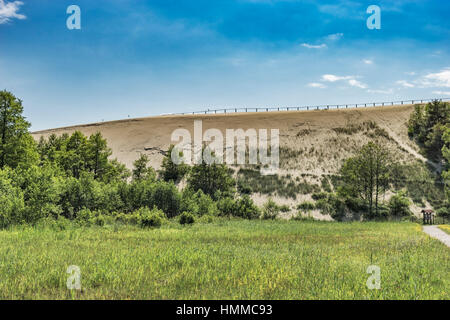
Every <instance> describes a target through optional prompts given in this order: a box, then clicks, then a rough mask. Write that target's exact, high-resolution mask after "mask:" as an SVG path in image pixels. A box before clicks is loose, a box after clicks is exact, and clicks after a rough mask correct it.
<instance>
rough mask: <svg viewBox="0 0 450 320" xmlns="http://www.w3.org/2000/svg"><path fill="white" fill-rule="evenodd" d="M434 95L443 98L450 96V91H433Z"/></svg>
mask: <svg viewBox="0 0 450 320" xmlns="http://www.w3.org/2000/svg"><path fill="white" fill-rule="evenodd" d="M433 94H438V95H441V96H450V91H433Z"/></svg>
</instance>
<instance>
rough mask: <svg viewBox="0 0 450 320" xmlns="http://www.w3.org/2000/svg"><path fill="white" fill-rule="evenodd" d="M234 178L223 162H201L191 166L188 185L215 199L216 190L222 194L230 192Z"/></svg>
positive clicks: (231, 191)
mask: <svg viewBox="0 0 450 320" xmlns="http://www.w3.org/2000/svg"><path fill="white" fill-rule="evenodd" d="M235 184H236V182H235V180H234V179H233V177H232V176H231V174H230V171H229V170H228V168H227V166H225V165H224V164H215V163H213V164H207V163H205V162H204V161H203V162H202V164H198V165H194V166H193V167H192V168H191V171H190V174H189V178H188V185H189V187H190V188H192V189H193V190H194V191H198V190H202V191H203V192H204V193H205V194H207V195H209V196H211V197H212V198H213V199H214V200H217V199H218V198H217V192H221V193H222V194H224V195H227V194H230V195H231V194H232V193H233V192H234V191H235V190H234V187H235Z"/></svg>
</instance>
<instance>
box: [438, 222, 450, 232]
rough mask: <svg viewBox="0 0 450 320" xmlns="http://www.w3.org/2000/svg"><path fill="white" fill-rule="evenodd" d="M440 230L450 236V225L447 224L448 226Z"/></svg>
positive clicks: (442, 226) (441, 227)
mask: <svg viewBox="0 0 450 320" xmlns="http://www.w3.org/2000/svg"><path fill="white" fill-rule="evenodd" d="M439 228H440V229H441V230H443V231H445V232H446V233H448V234H450V225H448V224H446V225H440V226H439Z"/></svg>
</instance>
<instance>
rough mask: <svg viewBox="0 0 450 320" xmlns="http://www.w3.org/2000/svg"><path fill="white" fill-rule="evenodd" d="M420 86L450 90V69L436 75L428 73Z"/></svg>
mask: <svg viewBox="0 0 450 320" xmlns="http://www.w3.org/2000/svg"><path fill="white" fill-rule="evenodd" d="M421 82H422V84H423V85H424V86H426V87H445V88H450V68H447V69H444V70H442V71H440V72H437V73H429V74H427V75H426V76H425V77H424V78H423V79H422V81H421Z"/></svg>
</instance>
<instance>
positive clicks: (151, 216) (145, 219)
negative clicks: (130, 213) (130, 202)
mask: <svg viewBox="0 0 450 320" xmlns="http://www.w3.org/2000/svg"><path fill="white" fill-rule="evenodd" d="M135 214H136V215H138V216H139V224H140V225H141V227H143V228H151V227H156V228H158V227H160V226H161V224H162V222H163V220H164V219H165V214H164V212H163V211H162V210H159V209H158V208H156V207H154V208H153V209H152V210H150V209H149V208H147V207H145V208H140V209H139V210H137V211H136V212H135Z"/></svg>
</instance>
